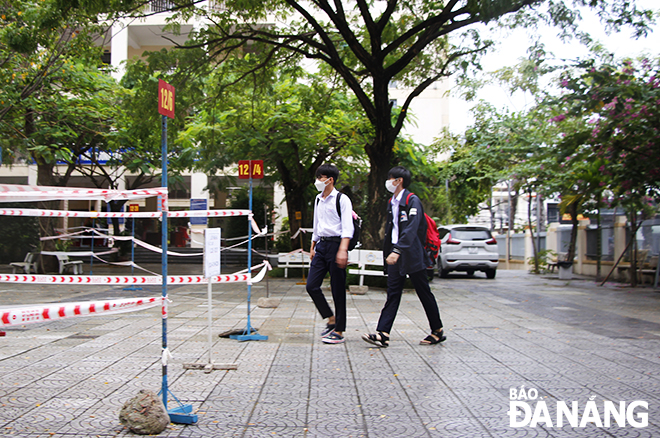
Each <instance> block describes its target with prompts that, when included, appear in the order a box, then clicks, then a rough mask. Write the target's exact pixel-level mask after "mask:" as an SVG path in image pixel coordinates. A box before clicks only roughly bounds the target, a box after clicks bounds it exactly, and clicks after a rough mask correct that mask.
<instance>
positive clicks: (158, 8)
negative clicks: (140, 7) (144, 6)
mask: <svg viewBox="0 0 660 438" xmlns="http://www.w3.org/2000/svg"><path fill="white" fill-rule="evenodd" d="M174 6H175V5H174V2H172V1H169V0H152V1H151V2H149V10H150V12H165V11H169V10H172V9H173V8H174Z"/></svg>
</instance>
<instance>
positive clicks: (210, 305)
mask: <svg viewBox="0 0 660 438" xmlns="http://www.w3.org/2000/svg"><path fill="white" fill-rule="evenodd" d="M208 280H209V285H208V288H207V294H208V314H209V317H208V320H209V365H211V366H213V335H212V334H211V332H212V331H213V315H212V312H213V303H212V301H211V300H212V299H213V277H209V279H208Z"/></svg>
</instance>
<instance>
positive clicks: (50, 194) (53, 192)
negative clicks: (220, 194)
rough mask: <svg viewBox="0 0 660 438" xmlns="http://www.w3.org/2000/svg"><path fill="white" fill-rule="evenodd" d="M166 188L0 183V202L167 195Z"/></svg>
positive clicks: (114, 198)
mask: <svg viewBox="0 0 660 438" xmlns="http://www.w3.org/2000/svg"><path fill="white" fill-rule="evenodd" d="M167 193H168V191H167V188H164V187H158V188H153V189H138V190H110V189H88V188H81V187H51V186H26V185H17V184H0V202H30V201H41V200H46V201H52V200H63V199H69V200H73V199H99V200H105V201H112V200H118V199H143V198H149V197H153V196H159V195H160V196H167Z"/></svg>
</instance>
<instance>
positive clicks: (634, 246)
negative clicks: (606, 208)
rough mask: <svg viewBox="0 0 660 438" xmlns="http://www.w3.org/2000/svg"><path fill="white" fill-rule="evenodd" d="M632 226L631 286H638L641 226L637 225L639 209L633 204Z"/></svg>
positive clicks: (631, 212)
mask: <svg viewBox="0 0 660 438" xmlns="http://www.w3.org/2000/svg"><path fill="white" fill-rule="evenodd" d="M630 228H631V232H632V233H631V236H630V238H631V239H632V246H631V250H630V252H631V254H630V287H637V252H638V249H637V230H638V229H639V226H638V225H637V211H636V209H635V206H634V205H633V206H632V207H631V209H630Z"/></svg>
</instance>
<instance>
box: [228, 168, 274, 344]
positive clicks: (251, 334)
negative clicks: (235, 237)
mask: <svg viewBox="0 0 660 438" xmlns="http://www.w3.org/2000/svg"><path fill="white" fill-rule="evenodd" d="M248 198H249V201H248V205H249V209H250V211H252V176H250V186H249V192H248ZM247 251H248V259H247V263H248V275H249V276H250V278H251V277H252V222H251V219H248V250H247ZM263 269H266V268H265V267H264V268H263ZM247 292H248V296H247V326H246V327H245V332H244V333H243V334H242V335H231V336H229V337H230V338H231V339H237V340H239V341H265V340H267V339H268V336H265V335H260V334H259V333H257V331H256V329H253V328H252V325H251V324H250V300H251V298H252V282H248V284H247Z"/></svg>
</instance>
